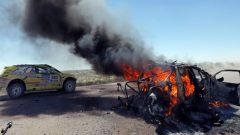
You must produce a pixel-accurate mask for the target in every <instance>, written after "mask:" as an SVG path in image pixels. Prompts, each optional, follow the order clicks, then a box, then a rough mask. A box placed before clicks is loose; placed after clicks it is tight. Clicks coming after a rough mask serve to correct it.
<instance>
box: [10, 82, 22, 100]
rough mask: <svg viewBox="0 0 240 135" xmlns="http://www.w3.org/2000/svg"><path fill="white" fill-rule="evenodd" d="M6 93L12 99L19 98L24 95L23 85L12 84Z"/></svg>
mask: <svg viewBox="0 0 240 135" xmlns="http://www.w3.org/2000/svg"><path fill="white" fill-rule="evenodd" d="M7 93H8V95H9V97H10V98H13V99H15V98H18V97H21V96H22V95H23V93H24V85H23V84H21V83H12V84H10V85H9V86H8V88H7Z"/></svg>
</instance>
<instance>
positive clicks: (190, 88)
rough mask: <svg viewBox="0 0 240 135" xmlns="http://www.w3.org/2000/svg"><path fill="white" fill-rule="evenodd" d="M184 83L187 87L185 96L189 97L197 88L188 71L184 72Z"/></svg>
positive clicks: (182, 77)
mask: <svg viewBox="0 0 240 135" xmlns="http://www.w3.org/2000/svg"><path fill="white" fill-rule="evenodd" d="M181 79H182V82H183V85H184V87H185V96H186V97H189V96H192V95H193V92H194V90H195V86H194V84H193V83H192V82H191V79H190V77H189V74H188V72H186V71H185V72H184V73H183V75H182V76H181Z"/></svg>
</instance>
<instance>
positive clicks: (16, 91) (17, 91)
mask: <svg viewBox="0 0 240 135" xmlns="http://www.w3.org/2000/svg"><path fill="white" fill-rule="evenodd" d="M21 89H22V88H21V87H20V86H15V87H14V88H13V89H12V94H13V95H14V96H18V95H20V94H21Z"/></svg>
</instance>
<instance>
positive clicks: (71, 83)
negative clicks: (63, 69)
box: [63, 79, 76, 93]
mask: <svg viewBox="0 0 240 135" xmlns="http://www.w3.org/2000/svg"><path fill="white" fill-rule="evenodd" d="M75 89H76V81H75V80H72V79H68V80H66V81H65V82H64V84H63V90H64V92H66V93H72V92H74V91H75Z"/></svg>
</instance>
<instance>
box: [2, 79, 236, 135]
mask: <svg viewBox="0 0 240 135" xmlns="http://www.w3.org/2000/svg"><path fill="white" fill-rule="evenodd" d="M116 89H117V85H116V83H111V84H104V85H91V86H82V87H78V88H77V91H76V92H75V93H72V94H64V93H61V92H56V91H48V92H41V93H39V92H38V93H28V94H25V96H24V97H22V98H20V99H17V100H10V99H9V98H8V96H6V92H4V91H1V92H0V128H4V127H5V125H6V124H7V122H9V121H12V122H13V127H12V128H11V129H9V131H8V134H9V135H11V134H12V135H15V134H17V135H33V134H34V135H44V134H46V135H61V134H62V135H65V134H70V135H85V134H90V135H101V134H102V135H103V134H104V135H105V134H107V135H111V134H121V135H148V134H149V135H153V134H157V133H156V129H157V127H156V126H154V125H153V124H148V123H146V122H145V121H144V120H143V119H142V118H140V117H137V116H135V115H133V114H132V113H131V112H128V111H122V110H121V111H116V110H112V109H111V108H112V107H113V106H114V105H116V104H118V100H117V97H118V96H122V94H121V93H120V92H117V91H116ZM221 111H223V113H224V114H226V115H224V116H226V117H225V119H226V120H225V123H224V124H223V125H222V126H221V127H214V128H213V129H212V130H211V131H210V132H208V133H207V134H240V107H238V106H234V105H232V106H231V107H230V108H225V109H223V110H221ZM183 131H184V132H185V130H184V129H183ZM180 133H181V132H180ZM182 133H183V132H182ZM185 133H186V132H185ZM188 133H190V132H188ZM192 133H193V132H192Z"/></svg>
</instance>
